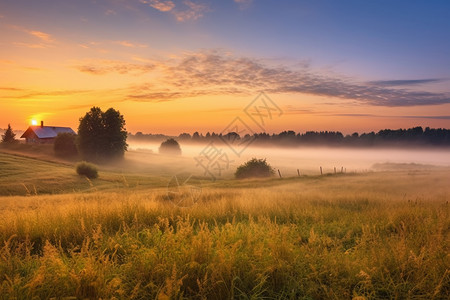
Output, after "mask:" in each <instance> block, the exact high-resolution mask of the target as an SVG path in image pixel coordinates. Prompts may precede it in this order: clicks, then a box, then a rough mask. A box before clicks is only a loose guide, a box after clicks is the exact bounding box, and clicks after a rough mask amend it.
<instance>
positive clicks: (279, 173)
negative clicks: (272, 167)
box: [278, 169, 281, 178]
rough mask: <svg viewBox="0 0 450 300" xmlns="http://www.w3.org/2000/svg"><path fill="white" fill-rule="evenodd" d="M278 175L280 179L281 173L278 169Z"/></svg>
mask: <svg viewBox="0 0 450 300" xmlns="http://www.w3.org/2000/svg"><path fill="white" fill-rule="evenodd" d="M278 175H280V178H281V172H280V169H278Z"/></svg>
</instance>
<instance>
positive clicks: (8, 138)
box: [2, 124, 18, 144]
mask: <svg viewBox="0 0 450 300" xmlns="http://www.w3.org/2000/svg"><path fill="white" fill-rule="evenodd" d="M17 142H18V140H16V134H15V133H14V132H13V130H12V128H11V124H8V129H6V131H5V134H4V135H2V143H8V144H14V143H17Z"/></svg>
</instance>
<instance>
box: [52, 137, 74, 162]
mask: <svg viewBox="0 0 450 300" xmlns="http://www.w3.org/2000/svg"><path fill="white" fill-rule="evenodd" d="M75 138H76V135H75V134H73V133H68V132H63V133H58V136H57V137H56V138H55V143H54V144H53V149H54V150H55V153H56V155H58V156H62V157H71V156H75V155H77V154H78V150H77V146H76V145H75Z"/></svg>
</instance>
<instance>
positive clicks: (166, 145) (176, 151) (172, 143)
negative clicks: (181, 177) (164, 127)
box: [158, 139, 181, 155]
mask: <svg viewBox="0 0 450 300" xmlns="http://www.w3.org/2000/svg"><path fill="white" fill-rule="evenodd" d="M158 151H159V153H161V154H170V155H181V147H180V144H178V142H177V141H176V140H174V139H168V140H166V141H164V142H162V143H161V146H159V150H158Z"/></svg>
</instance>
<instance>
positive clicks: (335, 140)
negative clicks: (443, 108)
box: [128, 127, 450, 147]
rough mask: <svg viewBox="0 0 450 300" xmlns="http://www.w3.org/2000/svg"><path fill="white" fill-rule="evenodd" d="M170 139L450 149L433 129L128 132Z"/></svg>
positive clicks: (444, 133) (446, 132)
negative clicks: (345, 131)
mask: <svg viewBox="0 0 450 300" xmlns="http://www.w3.org/2000/svg"><path fill="white" fill-rule="evenodd" d="M167 138H175V139H177V140H178V141H179V142H189V143H209V142H211V141H226V142H232V143H236V142H238V143H241V142H242V143H246V142H247V141H248V142H250V140H253V141H252V142H251V143H252V144H253V145H260V146H291V147H295V146H309V145H314V146H317V145H322V146H362V147H368V146H450V129H442V128H438V129H434V128H429V127H427V128H425V130H424V129H423V128H422V127H413V128H409V129H396V130H392V129H384V130H380V131H378V132H377V133H375V132H369V133H363V134H358V133H356V132H355V133H353V134H351V135H343V134H342V133H341V132H339V131H307V132H305V133H296V132H295V131H292V130H289V131H283V132H281V133H279V134H268V133H255V134H253V135H249V134H246V135H244V136H241V135H239V134H238V133H236V132H229V133H226V134H222V133H219V134H217V133H214V132H213V133H209V132H208V133H206V135H203V134H201V133H198V132H195V133H194V134H192V135H191V134H189V133H182V134H180V135H179V136H166V135H162V134H144V133H142V132H137V133H136V134H134V135H133V134H131V133H128V139H129V140H130V141H135V142H161V141H163V140H165V139H167Z"/></svg>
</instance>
